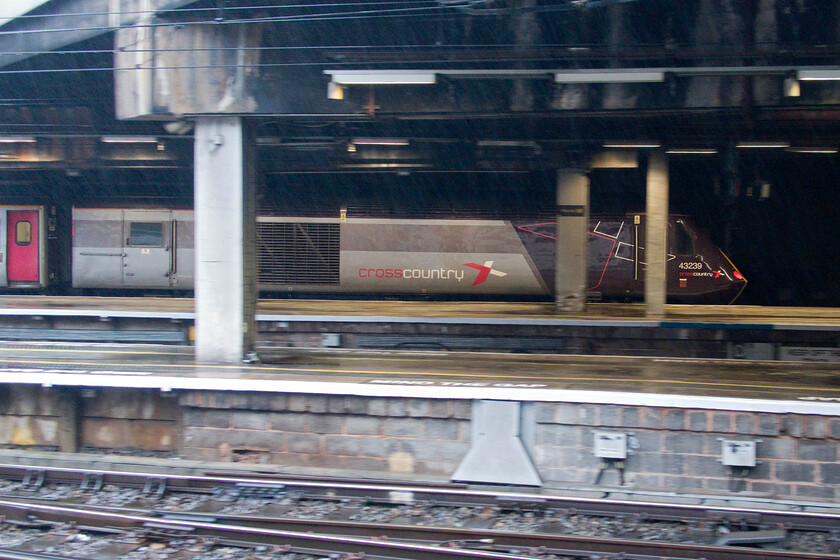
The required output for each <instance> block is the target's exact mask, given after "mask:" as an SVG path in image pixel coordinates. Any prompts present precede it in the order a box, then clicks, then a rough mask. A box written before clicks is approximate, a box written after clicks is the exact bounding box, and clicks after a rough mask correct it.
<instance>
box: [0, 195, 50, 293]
mask: <svg viewBox="0 0 840 560" xmlns="http://www.w3.org/2000/svg"><path fill="white" fill-rule="evenodd" d="M45 216H46V213H45V210H44V207H43V206H3V207H0V287H4V288H5V287H8V288H27V289H31V288H44V287H46V286H47V284H48V280H49V275H48V271H49V269H48V267H47V250H46V240H47V230H46V228H47V220H46V219H45Z"/></svg>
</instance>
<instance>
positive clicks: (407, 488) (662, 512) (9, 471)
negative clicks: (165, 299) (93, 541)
mask: <svg viewBox="0 0 840 560" xmlns="http://www.w3.org/2000/svg"><path fill="white" fill-rule="evenodd" d="M3 477H5V478H11V479H15V480H22V481H25V480H26V479H27V478H30V479H31V478H33V477H34V478H35V479H36V480H40V481H41V483H42V484H44V483H47V482H65V483H71V484H72V483H75V484H80V485H82V484H84V483H85V481H86V480H88V481H90V480H95V481H96V482H95V484H114V485H124V486H128V487H134V488H138V487H139V488H146V489H148V491H149V493H158V494H161V495H162V493H164V492H168V491H174V492H195V493H211V492H216V491H218V490H219V489H220V488H225V487H227V488H233V489H238V490H240V491H243V492H248V491H253V492H259V491H264V492H269V493H271V492H274V493H280V492H288V493H291V492H303V493H305V494H306V497H307V498H311V499H319V498H320V499H330V500H336V501H338V500H341V499H362V500H365V501H367V502H369V503H382V504H404V503H410V502H424V503H428V504H429V505H439V506H457V507H465V506H475V507H482V506H483V507H496V508H500V509H509V510H533V511H546V510H552V511H559V512H561V513H565V514H570V515H571V514H581V515H600V516H606V517H617V516H626V517H633V518H637V519H640V520H649V521H653V520H660V521H681V522H689V521H695V522H710V521H711V522H720V523H728V524H733V525H749V526H772V527H785V528H786V529H800V530H810V531H836V530H837V529H838V527H840V510H838V513H823V512H813V511H790V510H777V509H762V508H758V507H755V508H744V507H733V506H718V505H709V504H705V505H704V504H665V503H660V502H646V501H641V500H638V501H634V500H616V499H598V498H580V497H578V498H570V497H563V496H554V495H546V494H534V493H516V492H503V491H490V490H473V489H464V488H463V487H462V486H460V485H455V486H454V487H453V488H447V487H436V486H432V487H427V486H414V485H412V484H408V483H404V484H398V483H393V482H387V481H386V482H371V481H362V482H356V483H352V482H341V483H339V482H336V481H335V479H330V478H324V479H320V480H319V479H313V478H309V477H305V479H296V478H294V477H284V476H282V475H281V476H279V477H278V478H276V479H271V480H267V479H265V478H251V477H250V476H247V475H245V476H242V477H240V478H236V477H230V476H206V477H205V476H200V477H199V476H188V475H176V474H165V473H164V474H162V473H139V472H126V471H103V470H87V469H65V468H58V467H31V466H21V465H0V478H3ZM7 497H11V496H7ZM732 498H733V499H738V500H739V501H743V500H745V498H742V497H737V496H733V497H732ZM814 505H815V506H819V505H820V504H814ZM828 506H830V504H826V505H825V507H828Z"/></svg>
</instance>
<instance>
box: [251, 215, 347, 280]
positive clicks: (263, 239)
mask: <svg viewBox="0 0 840 560" xmlns="http://www.w3.org/2000/svg"><path fill="white" fill-rule="evenodd" d="M339 227H340V225H339V224H317V223H314V224H313V223H272V222H258V223H257V266H258V269H259V279H260V283H261V284H320V285H338V284H339V262H340V261H339V235H340V234H339Z"/></svg>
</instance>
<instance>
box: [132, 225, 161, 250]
mask: <svg viewBox="0 0 840 560" xmlns="http://www.w3.org/2000/svg"><path fill="white" fill-rule="evenodd" d="M128 244H129V245H131V246H132V247H163V223H162V222H131V234H130V235H129V237H128Z"/></svg>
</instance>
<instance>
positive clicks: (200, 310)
mask: <svg viewBox="0 0 840 560" xmlns="http://www.w3.org/2000/svg"><path fill="white" fill-rule="evenodd" d="M254 145H255V142H254V138H253V137H252V133H251V130H250V127H248V126H247V124H246V123H244V122H243V120H242V119H241V118H238V117H200V118H198V119H196V123H195V228H196V263H195V269H196V286H195V311H196V359H197V360H199V361H202V362H216V363H239V362H240V361H241V360H242V359H243V357H244V356H245V354H246V353H248V352H250V351H251V350H253V347H254V341H255V332H254V330H255V321H254V314H255V312H256V301H257V283H256V276H257V271H256V251H255V245H256V233H255V232H256V196H255V185H254V163H255V162H254Z"/></svg>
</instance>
